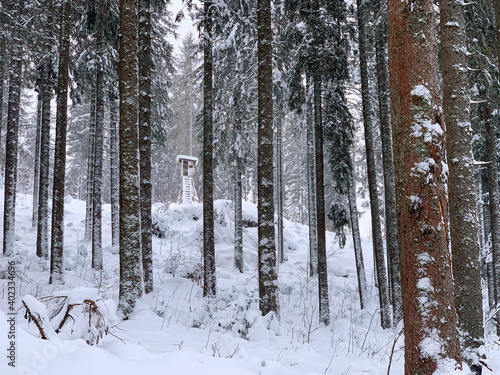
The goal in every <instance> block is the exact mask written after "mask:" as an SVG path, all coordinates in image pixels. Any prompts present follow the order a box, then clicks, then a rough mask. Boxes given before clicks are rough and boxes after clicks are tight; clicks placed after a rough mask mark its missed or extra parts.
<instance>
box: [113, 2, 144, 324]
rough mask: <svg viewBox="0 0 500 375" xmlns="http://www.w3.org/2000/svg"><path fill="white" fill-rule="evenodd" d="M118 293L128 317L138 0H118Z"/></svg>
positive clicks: (135, 225) (137, 281)
mask: <svg viewBox="0 0 500 375" xmlns="http://www.w3.org/2000/svg"><path fill="white" fill-rule="evenodd" d="M119 45H120V47H119V49H120V51H119V59H120V60H119V61H120V62H119V65H118V76H119V91H120V294H119V303H118V307H119V309H120V311H121V313H122V315H123V317H124V319H128V317H129V316H130V314H131V313H132V312H133V310H134V307H135V304H136V302H137V300H138V299H139V298H140V297H141V295H142V254H141V221H140V220H141V205H140V198H139V193H140V190H139V174H140V172H139V127H138V121H139V113H138V109H139V108H138V101H139V91H138V87H139V84H138V61H137V0H120V41H119Z"/></svg>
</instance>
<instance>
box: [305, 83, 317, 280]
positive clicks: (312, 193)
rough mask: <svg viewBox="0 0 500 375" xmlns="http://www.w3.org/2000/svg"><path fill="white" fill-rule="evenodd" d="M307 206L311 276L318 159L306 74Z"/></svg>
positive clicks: (312, 273)
mask: <svg viewBox="0 0 500 375" xmlns="http://www.w3.org/2000/svg"><path fill="white" fill-rule="evenodd" d="M306 90H307V93H306V105H305V107H306V115H305V116H306V121H307V124H306V126H307V128H306V141H307V207H308V223H309V277H313V276H315V275H316V274H317V273H318V228H317V226H316V225H317V214H316V207H317V206H316V196H317V193H316V159H315V155H314V150H315V147H316V146H315V142H314V117H313V111H314V109H313V101H312V96H313V93H312V91H313V85H312V77H311V75H310V74H306Z"/></svg>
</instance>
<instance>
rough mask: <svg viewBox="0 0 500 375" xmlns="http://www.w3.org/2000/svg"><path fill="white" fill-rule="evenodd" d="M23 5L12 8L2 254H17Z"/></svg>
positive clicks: (15, 5) (14, 5) (17, 4)
mask: <svg viewBox="0 0 500 375" xmlns="http://www.w3.org/2000/svg"><path fill="white" fill-rule="evenodd" d="M21 7H22V3H21V2H19V3H18V2H15V4H13V5H12V20H13V21H12V22H13V23H12V41H11V55H10V56H11V57H10V59H11V60H10V70H9V106H8V111H7V136H6V145H5V191H4V216H3V255H4V256H12V255H14V242H15V236H16V225H15V222H16V187H17V149H18V139H19V138H18V137H19V134H18V133H19V112H20V105H21V85H22V69H23V51H22V48H23V41H22V37H21V30H20V29H21V9H22V8H21Z"/></svg>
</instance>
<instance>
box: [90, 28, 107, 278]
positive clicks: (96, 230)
mask: <svg viewBox="0 0 500 375" xmlns="http://www.w3.org/2000/svg"><path fill="white" fill-rule="evenodd" d="M99 38H100V40H99V41H98V45H99V47H98V50H99V51H101V52H102V48H101V46H100V44H101V43H102V39H101V38H102V36H99ZM102 64H103V63H102V62H101V63H100V64H99V65H100V66H98V67H97V75H96V85H95V88H96V90H95V93H96V101H95V103H96V104H95V134H94V171H93V173H92V268H93V269H95V270H101V269H102V266H103V255H102V158H103V138H104V92H105V88H104V71H103V69H102Z"/></svg>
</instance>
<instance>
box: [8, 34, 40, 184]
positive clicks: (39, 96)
mask: <svg viewBox="0 0 500 375" xmlns="http://www.w3.org/2000/svg"><path fill="white" fill-rule="evenodd" d="M5 44H6V40H5V36H0V174H1V173H2V169H3V163H2V162H3V150H4V147H3V141H4V140H3V138H2V136H3V128H4V126H3V104H4V103H3V102H4V99H5V98H4V89H5V87H4V83H5V66H6V65H7V58H6V55H7V51H6V48H5ZM39 97H40V96H39Z"/></svg>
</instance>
